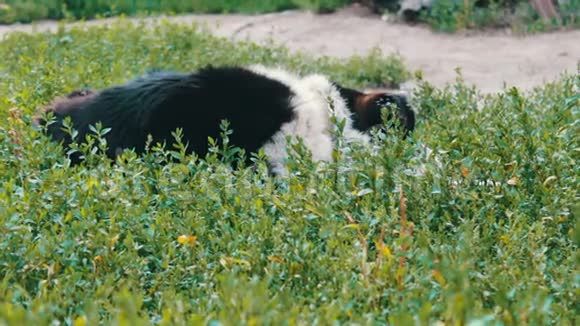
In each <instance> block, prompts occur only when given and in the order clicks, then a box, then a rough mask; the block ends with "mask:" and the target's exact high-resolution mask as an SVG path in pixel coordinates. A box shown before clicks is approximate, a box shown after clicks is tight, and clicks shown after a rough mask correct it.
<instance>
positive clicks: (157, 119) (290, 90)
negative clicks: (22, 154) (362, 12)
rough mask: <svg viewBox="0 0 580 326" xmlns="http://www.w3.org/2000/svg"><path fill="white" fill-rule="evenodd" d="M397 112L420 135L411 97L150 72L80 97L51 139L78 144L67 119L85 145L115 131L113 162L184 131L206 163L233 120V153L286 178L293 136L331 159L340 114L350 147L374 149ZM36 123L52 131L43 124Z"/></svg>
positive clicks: (273, 75) (221, 75)
mask: <svg viewBox="0 0 580 326" xmlns="http://www.w3.org/2000/svg"><path fill="white" fill-rule="evenodd" d="M388 104H393V105H394V106H389V105H388ZM389 107H390V108H391V109H390V110H392V111H394V112H390V113H389V114H388V116H389V117H390V118H393V119H394V120H396V121H397V122H398V125H400V126H402V128H404V131H405V134H406V133H408V132H410V131H412V130H413V128H414V125H415V115H414V112H413V110H411V108H410V107H409V105H408V103H407V99H406V97H405V96H404V95H400V94H396V93H372V94H364V93H362V92H359V91H356V90H353V89H349V88H345V87H341V86H340V85H337V84H335V83H333V82H331V81H329V80H328V79H327V78H325V77H324V76H322V75H316V74H315V75H308V76H304V77H301V76H298V75H295V74H292V73H290V72H287V71H285V70H283V69H277V68H267V67H264V66H250V67H245V68H241V67H206V68H204V69H201V70H199V71H197V72H194V73H175V72H155V73H150V74H148V75H145V76H144V77H141V78H137V79H135V80H133V81H130V82H128V83H126V84H124V85H119V86H114V87H110V88H106V89H103V90H99V91H91V90H89V91H75V92H73V93H71V94H69V95H68V96H67V97H64V98H60V99H57V100H55V101H54V102H53V103H52V104H51V105H50V106H49V107H48V108H46V109H45V111H48V112H52V113H53V114H54V117H55V119H56V121H55V122H56V123H52V124H48V126H47V128H46V130H47V133H48V134H49V136H51V137H52V139H53V140H55V141H57V142H62V143H63V144H64V145H65V146H68V144H70V143H71V142H72V139H71V138H70V136H69V135H68V134H67V133H65V132H64V131H63V129H62V121H63V120H64V118H66V117H70V118H71V120H72V124H73V128H74V129H76V130H77V131H78V138H77V139H78V141H81V140H84V139H85V135H86V134H88V133H90V132H91V131H90V129H89V126H90V125H95V124H96V123H97V122H101V123H102V125H103V127H105V128H111V130H110V132H109V133H108V134H106V135H105V139H106V140H107V144H108V146H109V150H108V152H107V155H108V156H109V157H111V158H115V157H116V156H117V155H119V153H120V152H122V150H124V149H133V150H135V151H136V152H137V153H142V152H143V151H144V150H145V145H146V141H147V138H148V136H149V135H150V136H151V137H152V139H153V141H154V143H156V142H166V143H172V142H173V141H174V138H173V136H172V135H171V133H172V132H173V131H175V129H177V128H182V130H183V139H182V140H183V142H184V143H185V144H187V145H188V151H189V152H195V153H196V154H198V155H199V156H201V157H203V156H204V155H205V154H206V153H207V151H208V137H212V138H214V139H217V138H219V135H220V122H221V121H222V120H224V119H225V120H228V121H229V122H230V129H231V130H232V131H233V134H232V135H231V136H230V144H231V145H232V146H236V147H240V148H243V149H244V150H245V151H246V153H248V154H249V153H252V152H257V151H259V150H260V149H262V148H263V150H264V153H265V154H266V155H267V157H268V160H269V164H270V166H271V169H272V172H273V173H274V174H285V172H286V169H285V165H284V159H285V157H286V156H287V152H286V146H287V144H286V142H287V141H286V139H287V136H292V137H296V136H298V137H301V138H302V140H303V142H304V145H305V146H306V147H307V148H308V149H309V150H310V151H311V153H312V158H313V160H315V161H319V160H331V159H332V155H331V154H332V149H333V139H332V133H331V128H332V125H331V117H332V115H334V116H335V117H336V118H337V119H339V120H340V119H345V120H346V125H345V128H344V130H343V135H344V137H345V138H346V139H347V140H348V141H362V142H367V141H368V140H369V136H368V135H367V134H366V133H365V132H366V131H368V130H369V129H370V128H372V127H373V126H377V125H379V124H381V123H382V120H381V110H382V108H387V109H389ZM393 107H395V108H396V109H393ZM36 121H37V123H38V124H39V125H47V121H46V120H44V119H43V118H42V117H38V118H37V119H36ZM72 159H73V163H78V162H79V161H80V158H79V157H76V158H72Z"/></svg>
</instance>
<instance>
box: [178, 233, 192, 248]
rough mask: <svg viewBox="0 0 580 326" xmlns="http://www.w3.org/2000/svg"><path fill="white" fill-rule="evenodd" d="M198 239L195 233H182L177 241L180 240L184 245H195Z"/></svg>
mask: <svg viewBox="0 0 580 326" xmlns="http://www.w3.org/2000/svg"><path fill="white" fill-rule="evenodd" d="M196 240H197V237H195V236H193V235H185V234H183V235H180V236H179V237H177V242H179V243H180V244H182V245H185V244H189V245H192V246H193V245H194V244H195V241H196Z"/></svg>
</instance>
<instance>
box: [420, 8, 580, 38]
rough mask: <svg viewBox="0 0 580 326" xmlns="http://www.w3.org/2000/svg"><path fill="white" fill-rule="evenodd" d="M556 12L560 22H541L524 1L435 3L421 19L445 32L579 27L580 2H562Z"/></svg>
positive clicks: (525, 30)
mask: <svg viewBox="0 0 580 326" xmlns="http://www.w3.org/2000/svg"><path fill="white" fill-rule="evenodd" d="M482 3H485V5H482ZM556 10H558V12H559V15H560V17H561V20H560V21H551V22H543V21H542V19H541V17H540V16H539V15H538V13H537V12H536V11H535V10H534V9H533V8H532V6H531V2H530V1H527V0H519V1H517V0H516V1H514V0H493V1H485V2H484V1H478V0H465V1H464V0H461V1H460V0H437V1H435V2H434V3H433V6H432V7H431V8H429V9H428V10H425V11H423V12H422V13H421V15H420V16H421V20H423V21H425V22H427V23H429V24H430V25H431V26H433V27H434V28H435V29H437V30H440V31H445V32H455V31H459V30H467V29H483V28H489V27H491V28H504V27H509V28H511V29H512V30H514V31H516V32H526V33H527V32H538V31H547V30H549V29H553V28H556V27H572V28H578V27H580V21H579V20H578V16H579V15H580V1H578V0H570V1H567V2H562V3H561V4H560V5H559V6H557V7H556Z"/></svg>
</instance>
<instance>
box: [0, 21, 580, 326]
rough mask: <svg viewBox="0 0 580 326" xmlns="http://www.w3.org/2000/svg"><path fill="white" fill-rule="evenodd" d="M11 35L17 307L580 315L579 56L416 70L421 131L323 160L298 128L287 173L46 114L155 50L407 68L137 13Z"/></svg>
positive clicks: (19, 316)
mask: <svg viewBox="0 0 580 326" xmlns="http://www.w3.org/2000/svg"><path fill="white" fill-rule="evenodd" d="M1 45H2V46H1V47H0V57H2V58H3V60H2V61H0V75H1V78H0V165H1V166H2V168H1V169H0V182H1V184H0V185H1V186H0V234H2V237H1V239H0V280H1V282H0V302H1V304H0V323H2V324H6V325H24V324H26V325H49V324H56V323H60V324H63V323H64V324H67V325H71V324H72V325H85V324H88V325H94V324H97V323H99V322H100V323H104V324H118V325H127V324H129V325H145V324H161V325H192V324H201V323H203V324H208V323H211V324H213V325H218V324H224V325H239V324H250V325H256V324H273V325H287V324H305V325H306V324H308V325H310V324H316V323H318V324H334V323H340V324H345V323H348V324H350V323H353V324H364V325H375V324H391V325H409V324H421V325H427V324H435V323H436V322H439V321H440V322H443V323H445V324H471V325H478V324H485V325H487V324H502V325H503V324H505V325H526V324H529V325H546V324H557V325H574V324H575V319H576V318H577V289H578V285H579V284H578V280H579V279H580V278H579V273H578V270H577V260H578V251H577V246H578V235H579V234H578V229H579V228H578V227H579V226H580V225H579V224H578V221H577V214H578V204H577V189H578V172H577V171H578V170H577V168H576V165H575V161H576V157H577V144H578V135H580V132H579V130H578V114H579V105H578V104H579V103H578V101H579V99H578V96H577V94H578V88H579V87H580V80H579V77H578V76H576V75H572V76H569V75H567V76H562V78H561V80H559V81H556V82H554V83H552V84H548V85H545V86H544V87H541V88H538V89H536V90H535V91H533V92H531V93H530V94H522V93H520V92H519V91H518V90H517V89H511V90H508V91H506V92H504V93H501V94H498V95H494V96H486V97H482V96H480V95H478V94H477V93H476V90H475V89H473V88H471V87H468V86H466V85H465V84H464V83H463V82H462V81H461V80H458V82H457V83H456V84H455V85H452V86H450V87H448V88H446V89H441V90H440V89H435V88H433V87H432V86H430V85H429V84H428V83H425V82H420V84H419V88H418V90H417V92H416V94H415V99H414V102H415V103H416V105H418V106H419V107H420V111H419V115H418V116H419V123H418V126H417V130H416V132H415V133H414V134H413V136H412V139H411V140H401V139H400V138H399V137H397V135H389V134H387V135H381V134H375V135H374V138H375V142H374V144H373V145H372V146H369V148H367V147H356V148H345V147H344V146H343V145H342V144H341V143H340V142H338V143H337V148H336V152H335V157H336V162H335V163H329V164H321V165H320V166H318V167H316V166H315V164H314V163H312V162H311V161H310V160H309V156H308V153H306V152H305V151H304V150H303V148H301V147H300V146H298V145H297V146H295V147H293V149H294V150H293V151H292V156H291V158H290V160H289V163H288V164H289V166H290V169H291V172H292V173H291V175H290V176H289V177H288V178H284V179H273V178H271V177H269V176H268V175H267V174H266V172H265V170H266V168H265V164H264V162H263V160H262V158H260V157H257V158H256V162H257V163H256V164H257V165H256V167H255V168H240V169H239V170H233V171H232V170H231V169H230V168H229V165H228V164H223V163H222V162H221V161H220V156H219V155H218V154H219V153H225V152H227V151H228V150H229V149H228V148H227V147H225V148H221V147H214V150H213V152H212V153H210V154H209V155H208V156H207V157H204V158H196V157H195V156H193V157H184V156H183V153H182V149H181V148H180V147H179V146H177V147H172V146H170V145H168V146H167V147H166V148H159V147H154V148H152V149H151V151H150V153H148V154H147V155H143V156H139V157H137V156H135V155H132V154H131V153H127V154H125V155H124V156H123V158H122V160H121V161H120V162H119V163H118V164H116V165H110V164H107V162H106V160H105V158H104V157H102V156H100V155H98V154H92V155H89V158H90V162H89V163H88V164H87V165H86V166H79V167H70V166H68V164H67V161H66V160H64V159H63V152H62V150H61V149H60V148H59V147H58V146H57V145H56V144H53V143H51V142H49V141H48V140H47V139H46V138H45V137H41V136H40V135H39V132H38V131H36V130H34V129H33V128H32V127H31V126H30V125H29V121H30V114H31V113H32V112H33V111H34V109H35V108H36V107H37V106H39V105H43V104H45V103H47V102H48V101H50V99H51V98H52V97H53V96H55V95H57V94H62V93H65V92H67V91H69V90H71V89H74V88H78V87H80V86H85V85H86V86H91V87H105V86H109V85H112V84H115V83H119V82H122V81H123V80H125V79H127V78H132V77H133V76H134V75H135V74H137V73H141V72H142V71H144V70H146V69H147V68H149V67H160V68H170V69H180V70H181V69H194V68H196V67H199V66H200V65H203V64H206V63H211V62H213V63H216V64H224V63H250V62H263V63H270V64H272V63H282V64H284V65H286V66H287V67H288V68H291V69H296V70H299V71H319V72H324V73H326V74H328V75H330V76H332V77H333V78H336V79H337V80H339V81H341V82H345V83H347V84H349V85H351V86H362V85H363V84H367V83H381V82H383V81H384V80H388V81H389V82H396V81H400V80H401V71H403V70H402V67H401V66H400V63H399V61H398V59H395V58H386V59H385V58H382V57H381V56H379V55H378V54H375V55H373V56H372V57H371V58H366V59H363V58H353V59H351V60H350V61H348V62H347V63H346V64H344V63H340V62H336V61H334V60H330V59H321V60H313V59H310V58H308V57H306V56H295V55H292V54H289V53H288V52H286V50H284V49H283V48H278V47H271V48H264V47H259V46H257V45H254V44H249V43H242V44H233V43H229V42H228V41H225V40H222V39H218V38H215V37H212V36H209V35H207V34H204V33H202V32H199V31H197V30H196V29H195V28H193V27H183V26H181V27H180V26H175V25H170V24H160V25H158V26H157V27H155V28H154V29H152V30H149V29H146V28H144V27H142V26H132V25H128V24H127V23H125V22H120V23H118V24H116V25H115V26H112V27H102V28H89V29H87V30H86V31H83V30H81V29H80V28H79V29H73V30H71V31H64V30H61V31H59V32H58V33H57V34H55V35H49V34H35V35H28V34H11V35H10V36H8V37H7V39H6V40H5V41H4V42H2V43H1ZM13 107H16V108H18V109H17V110H12V108H13ZM234 132H235V131H234ZM339 139H340V138H339ZM95 141H96V143H93V144H94V146H98V144H100V143H99V142H98V138H97V139H95ZM421 144H425V145H427V146H429V147H430V148H432V149H433V150H434V151H435V154H436V155H437V156H438V157H439V160H440V163H439V164H435V163H433V161H432V160H430V159H427V158H423V157H422V156H420V155H419V156H418V154H419V152H420V145H421ZM85 150H87V151H91V148H85ZM168 156H170V157H174V158H181V161H180V162H178V163H170V164H160V163H161V162H164V161H166V160H167V157H168ZM226 163H227V162H226ZM420 164H424V165H425V170H426V171H425V174H424V176H416V175H415V174H413V173H412V172H413V169H414V168H416V167H417V166H418V165H420ZM316 168H318V169H317V170H318V172H316ZM486 180H493V181H497V182H499V183H498V184H489V185H488V184H485V181H486ZM482 181H483V182H484V184H481V182H482ZM403 204H405V205H403Z"/></svg>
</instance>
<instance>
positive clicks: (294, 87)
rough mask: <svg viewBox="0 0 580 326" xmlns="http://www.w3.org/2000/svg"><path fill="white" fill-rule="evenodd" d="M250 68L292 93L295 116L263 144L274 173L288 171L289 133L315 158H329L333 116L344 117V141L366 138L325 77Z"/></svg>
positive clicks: (329, 159)
mask: <svg viewBox="0 0 580 326" xmlns="http://www.w3.org/2000/svg"><path fill="white" fill-rule="evenodd" d="M249 70H251V71H253V72H255V73H258V74H260V75H263V76H265V77H268V78H270V79H274V80H277V81H279V82H281V83H283V84H285V85H286V86H288V87H289V88H290V90H291V91H292V92H293V93H294V96H293V97H292V98H291V99H290V103H291V106H292V109H293V110H294V114H295V117H294V119H293V120H292V121H290V122H287V123H285V124H283V125H282V127H281V128H280V131H278V132H277V133H276V134H274V136H273V137H272V139H271V140H270V141H269V142H268V143H266V144H265V145H264V146H263V148H264V153H265V154H266V155H267V156H268V159H269V161H270V164H271V167H272V170H273V172H274V173H276V174H278V175H285V174H287V173H288V171H287V170H286V166H285V162H284V161H285V159H286V158H287V156H288V153H287V151H286V148H287V142H286V138H287V137H288V136H290V137H291V138H296V137H300V138H302V140H303V142H304V145H305V146H306V148H307V149H308V150H310V152H311V153H312V159H313V160H314V161H331V160H332V150H333V147H334V146H333V139H332V134H331V128H332V122H331V117H332V115H334V116H336V117H337V118H338V120H342V119H346V125H345V128H344V131H343V135H344V137H345V138H346V140H347V141H362V142H368V141H369V137H368V136H367V135H365V134H363V133H361V132H359V131H358V130H356V129H354V128H353V125H352V118H351V112H350V110H349V109H348V107H347V106H346V103H345V101H344V99H343V98H342V97H341V96H340V93H339V92H338V90H337V89H336V87H334V85H333V84H332V83H331V82H330V81H329V80H328V79H327V78H326V77H324V76H322V75H316V74H315V75H308V76H305V77H300V76H297V75H294V74H291V73H289V72H287V71H285V70H283V69H279V68H267V67H264V66H259V65H256V66H251V67H249Z"/></svg>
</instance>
